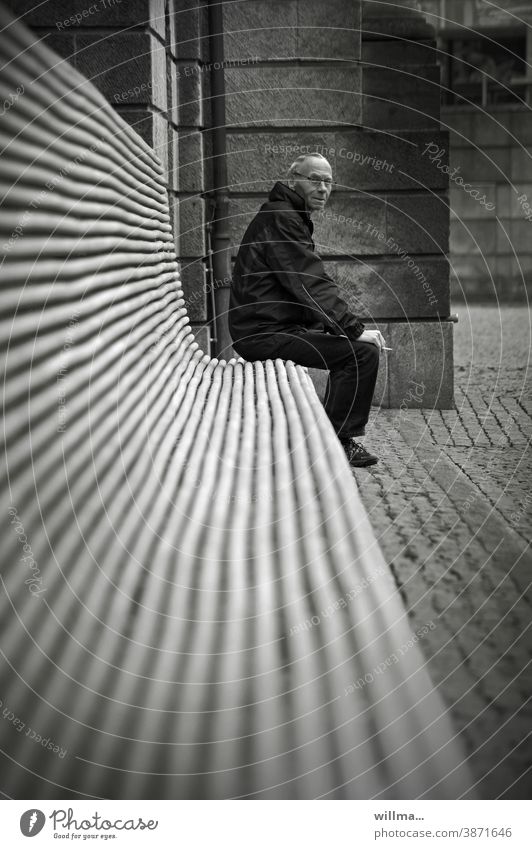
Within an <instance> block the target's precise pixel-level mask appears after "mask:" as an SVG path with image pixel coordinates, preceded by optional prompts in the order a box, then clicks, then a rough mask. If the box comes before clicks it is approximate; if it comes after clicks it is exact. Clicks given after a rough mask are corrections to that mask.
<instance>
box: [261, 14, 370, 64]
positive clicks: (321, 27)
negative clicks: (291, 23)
mask: <svg viewBox="0 0 532 849" xmlns="http://www.w3.org/2000/svg"><path fill="white" fill-rule="evenodd" d="M268 5H269V4H268ZM361 18H362V14H361V3H360V2H358V0H349V3H345V0H327V2H326V3H324V2H323V0H298V28H297V53H296V56H297V57H298V58H309V59H312V60H316V59H343V60H345V59H347V60H349V61H352V60H354V59H358V58H360V49H361V32H360V30H361ZM280 20H281V21H282V22H283V23H284V20H283V17H282V16H281V19H280Z"/></svg>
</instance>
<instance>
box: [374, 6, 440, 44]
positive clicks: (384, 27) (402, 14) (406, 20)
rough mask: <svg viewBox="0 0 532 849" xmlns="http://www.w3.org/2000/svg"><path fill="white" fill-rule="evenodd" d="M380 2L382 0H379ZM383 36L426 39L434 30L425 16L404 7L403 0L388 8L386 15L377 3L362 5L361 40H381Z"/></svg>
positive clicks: (429, 37)
mask: <svg viewBox="0 0 532 849" xmlns="http://www.w3.org/2000/svg"><path fill="white" fill-rule="evenodd" d="M381 2H382V0H381ZM383 36H385V37H388V38H390V39H394V38H395V39H398V40H400V39H411V40H418V39H421V40H428V39H431V38H433V36H434V30H433V28H432V27H431V26H430V24H428V23H427V21H426V20H425V18H424V17H423V16H422V15H421V14H420V13H419V12H416V11H414V10H410V9H406V8H405V5H404V2H403V3H401V4H400V5H398V4H397V3H396V8H395V11H394V10H390V14H389V15H386V14H384V13H383V12H382V10H381V9H380V7H378V6H377V4H371V6H369V5H368V4H367V3H366V4H365V5H364V11H363V15H362V41H363V42H364V41H371V40H375V39H376V40H377V41H382V40H383Z"/></svg>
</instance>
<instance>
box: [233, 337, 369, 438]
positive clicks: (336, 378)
mask: <svg viewBox="0 0 532 849" xmlns="http://www.w3.org/2000/svg"><path fill="white" fill-rule="evenodd" d="M236 350H238V352H239V353H240V354H241V356H242V357H244V358H245V359H251V360H264V359H275V358H276V357H279V358H280V359H283V360H293V362H295V363H298V364H299V365H302V366H309V367H310V368H321V369H328V370H329V382H328V387H327V395H326V398H325V401H324V406H325V410H326V412H327V415H328V416H329V419H330V420H331V424H332V425H333V427H334V429H335V431H336V433H337V434H338V437H339V439H340V440H342V441H344V442H345V441H346V440H347V439H349V438H350V437H352V436H362V435H363V434H364V428H365V425H366V423H367V421H368V418H369V412H370V408H371V401H372V399H373V393H374V391H375V383H376V380H377V372H378V368H379V351H378V349H377V347H376V346H375V345H372V344H371V343H370V342H357V341H356V340H354V341H350V340H349V339H348V338H347V337H346V336H333V335H332V334H329V333H320V332H319V331H315V330H308V331H292V332H290V333H273V334H264V336H260V335H257V336H253V337H252V338H250V339H248V340H245V341H244V342H239V343H238V345H237V346H236Z"/></svg>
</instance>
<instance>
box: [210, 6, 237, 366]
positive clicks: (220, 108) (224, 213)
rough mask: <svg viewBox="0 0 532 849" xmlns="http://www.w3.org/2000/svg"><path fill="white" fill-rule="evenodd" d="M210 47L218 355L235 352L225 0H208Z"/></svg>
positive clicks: (214, 270)
mask: <svg viewBox="0 0 532 849" xmlns="http://www.w3.org/2000/svg"><path fill="white" fill-rule="evenodd" d="M208 12H209V47H210V60H211V65H212V67H211V127H210V133H211V142H212V165H213V167H212V180H213V184H212V194H213V197H214V203H215V211H214V218H213V222H212V230H211V237H212V277H213V280H212V286H213V292H214V308H215V315H214V322H215V338H216V351H215V354H216V356H221V357H223V358H224V359H228V358H230V357H232V356H234V352H233V350H232V347H231V344H232V340H231V336H230V334H229V328H228V324H227V313H228V309H229V291H230V283H229V281H230V256H229V250H230V239H231V237H230V232H229V225H228V207H229V200H228V196H227V161H226V138H225V80H224V46H223V3H220V2H219V0H209V9H208Z"/></svg>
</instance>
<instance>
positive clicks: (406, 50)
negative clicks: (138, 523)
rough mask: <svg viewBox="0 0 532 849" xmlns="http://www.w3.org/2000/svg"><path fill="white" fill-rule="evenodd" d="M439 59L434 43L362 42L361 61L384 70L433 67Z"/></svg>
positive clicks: (389, 40)
mask: <svg viewBox="0 0 532 849" xmlns="http://www.w3.org/2000/svg"><path fill="white" fill-rule="evenodd" d="M439 59H440V53H438V51H437V49H436V44H435V42H434V41H392V40H391V39H388V40H385V41H363V42H362V61H363V62H364V64H367V65H383V66H384V67H385V68H404V67H405V66H407V65H434V64H436V63H437V62H438V61H439Z"/></svg>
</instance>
